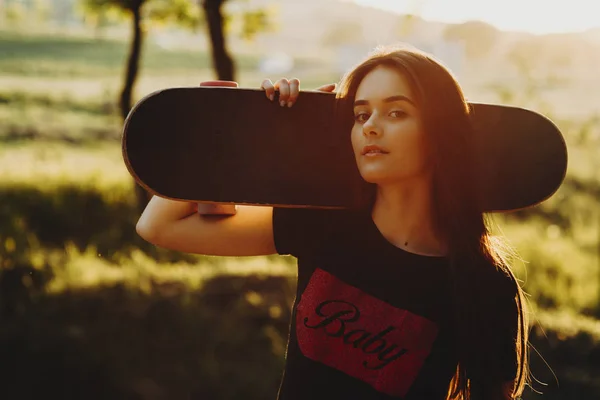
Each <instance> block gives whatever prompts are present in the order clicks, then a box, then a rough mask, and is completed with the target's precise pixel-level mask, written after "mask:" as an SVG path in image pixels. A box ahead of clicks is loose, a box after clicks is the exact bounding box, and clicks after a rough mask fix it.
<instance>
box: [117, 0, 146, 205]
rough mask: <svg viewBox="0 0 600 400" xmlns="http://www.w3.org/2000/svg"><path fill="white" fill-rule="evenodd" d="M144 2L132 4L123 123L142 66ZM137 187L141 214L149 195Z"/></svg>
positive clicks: (122, 108) (123, 100)
mask: <svg viewBox="0 0 600 400" xmlns="http://www.w3.org/2000/svg"><path fill="white" fill-rule="evenodd" d="M143 3H144V0H137V1H134V2H132V4H131V8H130V11H131V17H132V20H131V22H132V24H133V26H132V28H133V38H132V41H131V46H130V48H129V58H128V59H127V69H126V71H125V82H124V83H123V90H122V91H121V97H120V101H119V108H120V110H121V117H122V118H123V121H124V120H125V118H127V115H128V114H129V111H130V110H131V102H132V101H131V96H132V93H133V87H134V85H135V81H136V79H137V75H138V70H139V64H140V55H141V51H142V39H143V33H142V26H141V22H142V16H141V8H142V4H143ZM134 185H135V195H136V199H137V208H138V212H139V213H141V212H142V211H144V209H145V208H146V205H147V204H148V200H149V195H148V193H147V192H146V190H145V189H144V188H142V187H141V186H140V185H138V184H137V182H134Z"/></svg>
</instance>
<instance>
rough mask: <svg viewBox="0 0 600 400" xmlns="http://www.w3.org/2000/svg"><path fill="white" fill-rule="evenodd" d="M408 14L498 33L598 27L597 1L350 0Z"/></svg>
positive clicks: (581, 29)
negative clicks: (480, 25)
mask: <svg viewBox="0 0 600 400" xmlns="http://www.w3.org/2000/svg"><path fill="white" fill-rule="evenodd" d="M353 1H354V2H355V3H358V4H362V5H368V6H371V7H377V8H383V9H386V10H392V11H397V12H399V13H410V14H415V15H418V16H421V17H422V18H424V19H426V20H434V21H441V22H447V23H460V22H464V21H467V20H475V19H477V20H481V21H484V22H487V23H489V24H491V25H494V26H495V27H497V28H498V29H502V30H511V31H520V32H529V33H534V34H546V33H563V32H578V31H584V30H587V29H590V28H595V27H600V1H598V0H353Z"/></svg>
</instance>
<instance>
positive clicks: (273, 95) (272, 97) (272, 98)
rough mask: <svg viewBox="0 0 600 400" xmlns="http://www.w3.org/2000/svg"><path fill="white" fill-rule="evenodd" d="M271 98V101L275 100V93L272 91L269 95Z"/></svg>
mask: <svg viewBox="0 0 600 400" xmlns="http://www.w3.org/2000/svg"><path fill="white" fill-rule="evenodd" d="M269 99H271V101H273V100H275V94H273V93H271V95H270V96H269Z"/></svg>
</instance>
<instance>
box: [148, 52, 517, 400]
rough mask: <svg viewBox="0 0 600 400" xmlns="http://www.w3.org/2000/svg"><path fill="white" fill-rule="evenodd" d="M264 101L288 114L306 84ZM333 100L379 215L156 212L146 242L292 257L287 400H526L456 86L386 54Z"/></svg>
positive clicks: (501, 267)
mask: <svg viewBox="0 0 600 400" xmlns="http://www.w3.org/2000/svg"><path fill="white" fill-rule="evenodd" d="M262 88H263V89H264V90H265V95H266V97H267V98H268V99H270V100H273V98H274V96H273V94H274V92H275V90H278V91H279V94H280V96H279V101H280V102H281V105H282V106H286V107H292V106H293V104H294V103H295V102H296V100H297V99H298V95H299V90H300V89H299V81H298V80H297V79H292V80H290V81H288V80H287V79H281V80H279V81H277V82H276V83H275V84H272V83H271V81H269V80H266V81H264V82H263V84H262ZM320 90H325V91H333V90H334V86H333V85H331V86H327V87H322V88H320ZM337 97H338V98H339V99H340V101H341V102H343V104H346V105H347V117H348V121H350V122H349V124H348V126H349V127H351V128H349V130H350V131H349V132H348V135H349V140H351V142H352V147H353V149H354V155H355V158H356V163H357V166H358V169H359V171H360V174H361V176H362V177H363V178H364V179H365V180H366V181H367V182H369V183H371V184H372V187H373V202H372V206H371V207H369V208H368V209H366V210H353V211H349V210H343V211H342V210H335V211H332V210H309V209H284V208H270V207H250V206H238V207H237V208H236V209H232V208H231V207H228V206H210V205H205V204H201V205H196V204H189V203H182V202H175V201H170V200H166V199H163V198H158V197H154V198H152V200H151V201H150V203H149V204H148V206H147V208H146V210H145V211H144V213H143V214H142V216H141V218H140V220H139V223H138V225H137V231H138V233H139V234H140V235H141V236H142V237H143V238H145V239H146V240H148V241H149V242H151V243H154V244H156V245H158V246H162V247H166V248H170V249H175V250H179V251H184V252H193V253H201V254H209V255H221V256H253V255H268V254H276V253H278V254H291V255H293V256H295V257H297V259H298V291H297V296H296V299H295V302H294V309H293V314H292V315H293V316H292V321H291V326H290V328H291V329H290V335H289V340H288V348H287V353H286V367H285V371H284V376H283V379H282V382H281V386H280V389H279V399H280V400H293V399H302V400H306V399H311V400H317V399H327V400H331V399H344V400H346V399H360V400H367V399H418V400H444V399H446V398H450V399H463V400H466V399H473V400H480V399H481V400H496V399H497V400H505V399H515V398H517V396H519V395H520V394H521V392H522V390H523V388H524V385H525V382H526V377H527V375H528V373H527V357H526V348H527V331H528V327H527V321H526V318H525V314H524V310H523V303H524V301H523V300H524V298H523V293H522V291H521V289H520V287H519V285H518V282H517V281H516V279H515V277H514V275H513V274H512V273H511V271H510V269H509V266H508V265H507V263H506V261H505V259H504V258H503V257H502V253H501V251H500V249H499V248H496V247H494V241H493V240H492V237H491V236H490V233H489V231H488V228H487V227H486V223H485V219H484V214H483V212H482V210H481V208H480V206H479V202H478V195H477V188H476V187H475V185H474V182H475V178H474V171H473V170H474V168H475V167H474V161H473V159H474V154H473V143H472V142H473V138H472V130H471V127H470V123H469V109H468V105H467V103H466V101H465V99H464V97H463V94H462V92H461V89H460V87H459V85H458V84H457V82H456V81H455V79H454V78H453V77H452V75H451V74H450V73H449V72H448V71H447V70H446V69H445V68H444V67H443V66H442V65H441V64H440V63H439V62H437V61H435V60H434V59H433V58H432V57H431V56H429V55H427V54H425V53H422V52H420V51H417V50H414V49H409V48H380V49H378V50H377V51H375V52H374V53H373V54H371V55H370V56H369V57H368V58H367V59H366V60H365V61H364V62H362V63H361V64H359V65H358V66H357V67H356V68H354V69H353V70H352V71H350V72H349V73H348V74H347V75H346V76H345V77H344V78H343V79H342V81H341V83H340V86H339V91H338V92H337ZM265 101H267V100H265ZM318 144H319V143H318V140H315V145H318ZM198 210H200V213H198V212H197V211H198ZM198 214H200V216H199V215H198ZM210 214H224V215H221V216H215V215H210Z"/></svg>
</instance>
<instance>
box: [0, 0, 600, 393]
mask: <svg viewBox="0 0 600 400" xmlns="http://www.w3.org/2000/svg"><path fill="white" fill-rule="evenodd" d="M548 3H550V2H547V1H542V0H539V1H535V0H521V1H508V0H504V1H492V0H490V1H488V0H479V1H467V0H464V1H459V0H456V1H452V2H449V1H440V0H422V1H410V0H407V1H401V0H390V1H385V0H379V1H376V0H373V1H369V0H360V1H359V0H356V1H342V0H0V267H1V268H0V399H7V400H8V399H10V400H12V399H33V398H36V399H37V398H40V397H42V396H43V397H46V396H50V397H56V398H58V397H60V398H62V399H139V400H154V399H157V400H158V399H175V400H178V399H182V400H191V399H234V398H235V399H237V398H242V397H243V398H244V399H247V400H254V399H257V400H258V399H275V397H276V394H277V389H278V385H279V380H280V377H281V372H282V368H283V362H284V353H285V344H286V337H287V332H288V323H289V318H290V307H291V305H292V301H293V296H294V290H295V272H296V270H295V263H296V261H295V259H293V258H290V257H252V258H219V257H202V256H193V255H188V254H181V253H176V252H169V251H164V250H161V249H157V248H155V247H154V246H151V245H149V244H147V243H145V242H144V241H142V240H141V239H140V238H139V237H138V236H137V235H136V233H135V229H134V226H135V223H136V221H137V218H138V216H139V213H140V210H141V208H142V207H143V206H144V205H145V201H146V200H147V198H146V195H145V193H144V192H143V190H140V189H139V188H138V187H136V185H135V184H134V182H133V180H132V178H131V177H130V175H129V174H128V172H127V170H126V168H125V165H124V163H123V159H122V155H121V147H120V135H121V128H122V124H123V118H124V116H126V115H127V113H128V111H129V110H130V108H131V106H132V105H133V104H135V102H136V101H138V100H139V99H140V98H141V97H143V96H145V95H146V94H149V93H150V92H152V91H154V90H157V89H161V88H167V87H173V86H195V85H197V84H199V83H200V82H201V81H203V80H210V79H215V78H220V79H228V80H236V81H238V82H239V83H240V85H241V86H242V87H255V88H257V87H259V85H260V82H261V81H262V79H264V78H270V79H272V80H276V79H279V78H280V77H282V76H285V77H290V78H291V77H298V78H299V79H300V80H301V82H302V88H303V89H312V88H315V87H317V86H319V85H323V84H326V83H330V82H337V81H338V80H339V78H340V76H341V74H343V73H344V72H345V71H346V70H347V69H348V68H350V67H351V66H352V65H353V64H354V63H355V62H357V61H358V60H359V59H360V58H362V57H364V56H365V55H366V54H367V52H368V51H369V50H370V49H372V48H373V47H374V46H376V45H377V44H389V43H395V42H400V41H402V42H408V43H411V44H413V45H415V46H417V47H419V48H421V49H423V50H426V51H429V52H431V53H433V54H434V55H436V56H437V57H438V58H440V59H441V60H442V61H443V62H444V63H445V64H446V65H447V66H448V67H449V68H450V69H451V70H452V71H453V72H454V74H455V75H456V76H457V78H458V79H459V81H460V82H461V84H462V85H463V88H464V90H465V93H466V95H467V97H468V99H469V100H472V101H489V102H495V103H503V104H510V105H516V106H522V107H527V108H531V109H534V110H536V111H538V112H542V113H544V114H545V115H547V116H549V117H550V118H551V119H552V120H553V121H554V122H555V123H556V124H557V125H558V126H559V127H560V128H561V130H562V132H563V133H564V135H565V138H566V141H567V145H568V148H569V170H568V174H567V177H566V180H565V182H564V184H563V185H562V187H561V188H560V190H559V191H558V192H557V193H556V194H555V195H554V196H553V197H552V198H551V199H550V200H548V201H546V202H544V203H543V204H541V205H539V206H537V207H535V208H532V209H530V210H525V211H521V212H518V213H513V214H508V215H495V216H494V221H495V228H494V229H495V230H497V232H500V233H503V234H505V235H506V236H507V238H508V239H509V241H510V243H511V244H512V245H513V246H514V247H515V248H516V250H517V251H518V254H519V256H520V257H521V259H522V260H517V261H516V262H515V264H514V269H515V272H516V273H517V275H518V276H519V278H520V279H521V280H522V282H523V285H524V287H525V290H526V291H527V293H528V299H529V302H530V308H531V319H532V323H533V327H532V331H531V335H532V336H531V350H530V352H531V358H532V359H531V362H532V372H533V375H534V378H535V380H534V381H533V383H532V387H531V388H529V389H527V392H526V395H525V397H524V398H525V399H528V400H529V399H542V400H558V399H561V400H566V399H569V400H571V399H598V398H600V205H599V204H598V198H599V196H600V172H599V171H600V157H599V155H600V154H599V149H600V147H599V144H600V119H599V118H600V73H599V72H600V67H599V65H600V28H599V27H600V22H599V20H598V19H597V13H595V12H594V11H593V6H594V4H595V2H593V1H591V0H590V1H585V0H571V1H568V2H566V1H562V2H555V4H548ZM594 15H596V18H595V19H594Z"/></svg>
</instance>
